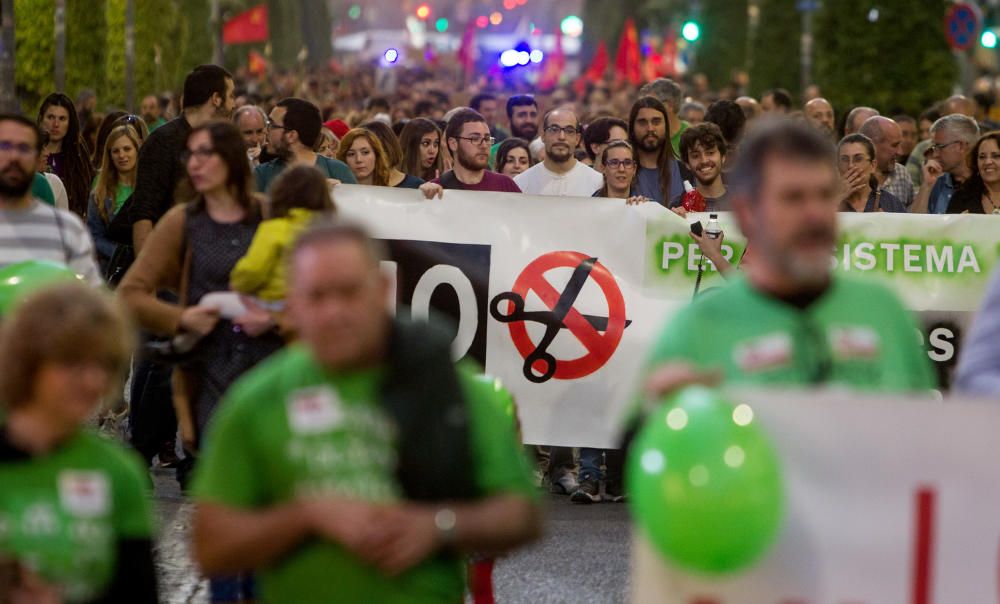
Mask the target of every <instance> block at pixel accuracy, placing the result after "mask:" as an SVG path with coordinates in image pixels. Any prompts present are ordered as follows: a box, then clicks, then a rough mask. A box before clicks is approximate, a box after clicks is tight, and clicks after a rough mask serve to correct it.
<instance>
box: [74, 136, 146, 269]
mask: <svg viewBox="0 0 1000 604" xmlns="http://www.w3.org/2000/svg"><path fill="white" fill-rule="evenodd" d="M141 145H142V139H141V138H140V136H139V133H138V132H136V130H135V128H133V127H132V126H130V125H122V126H115V128H114V129H112V130H111V133H110V134H108V139H107V142H106V143H105V144H104V154H103V156H102V159H101V171H100V172H99V173H98V175H97V181H96V182H95V183H94V189H93V190H92V191H91V192H90V200H89V201H88V205H87V227H88V228H89V229H90V234H91V235H92V236H93V238H94V247H95V248H96V249H97V262H98V264H99V265H100V267H101V273H102V274H104V275H107V269H108V263H109V262H110V261H111V258H112V257H113V256H114V255H115V250H116V249H117V248H118V246H119V245H127V244H123V243H118V242H117V241H115V240H114V239H112V238H111V237H110V236H109V233H108V226H109V225H110V224H111V221H112V219H114V217H115V215H116V214H118V212H119V211H121V209H122V207H123V206H124V205H125V203H126V202H127V201H128V199H129V197H131V196H132V188H133V186H134V185H135V171H136V164H137V163H138V159H139V147H140V146H141Z"/></svg>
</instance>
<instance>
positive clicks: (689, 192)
mask: <svg viewBox="0 0 1000 604" xmlns="http://www.w3.org/2000/svg"><path fill="white" fill-rule="evenodd" d="M681 205H682V206H683V207H684V209H685V210H687V211H688V212H704V211H705V208H706V207H707V204H706V203H705V198H704V197H703V196H702V194H701V193H699V192H698V189H695V188H694V187H693V186H691V182H690V181H687V180H685V181H684V197H683V198H682V199H681Z"/></svg>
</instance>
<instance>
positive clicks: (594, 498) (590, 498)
mask: <svg viewBox="0 0 1000 604" xmlns="http://www.w3.org/2000/svg"><path fill="white" fill-rule="evenodd" d="M569 500H570V501H572V502H573V503H598V502H600V501H601V483H599V482H597V481H596V480H593V479H585V480H583V481H581V482H580V487H579V488H578V489H577V490H575V491H573V494H572V495H570V497H569Z"/></svg>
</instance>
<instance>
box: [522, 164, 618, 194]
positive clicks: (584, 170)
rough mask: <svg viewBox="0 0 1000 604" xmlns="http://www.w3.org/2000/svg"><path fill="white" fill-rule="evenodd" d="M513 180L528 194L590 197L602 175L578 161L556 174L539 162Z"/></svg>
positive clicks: (602, 180) (601, 184)
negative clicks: (565, 170)
mask: <svg viewBox="0 0 1000 604" xmlns="http://www.w3.org/2000/svg"><path fill="white" fill-rule="evenodd" d="M514 182H516V183H517V186H519V187H521V191H523V192H524V193H527V194H528V195H557V196H561V197H567V196H571V197H590V196H591V195H593V194H594V191H596V190H598V189H600V188H601V187H602V186H603V185H604V176H603V175H602V174H601V173H600V172H598V171H597V170H595V169H593V168H591V167H589V166H587V165H586V164H583V163H580V162H576V165H575V166H573V169H572V170H570V171H569V172H566V173H565V174H556V173H555V172H553V171H551V170H549V169H548V168H546V167H545V163H544V162H540V163H537V164H535V165H534V166H532V167H530V168H528V169H527V170H525V171H524V172H521V173H520V174H518V175H517V176H515V177H514Z"/></svg>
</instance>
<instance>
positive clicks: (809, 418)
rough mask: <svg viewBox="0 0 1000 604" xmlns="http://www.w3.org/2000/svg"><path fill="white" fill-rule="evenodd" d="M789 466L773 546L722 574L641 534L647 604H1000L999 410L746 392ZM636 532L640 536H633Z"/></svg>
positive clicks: (639, 584) (642, 596)
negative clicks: (694, 569)
mask: <svg viewBox="0 0 1000 604" xmlns="http://www.w3.org/2000/svg"><path fill="white" fill-rule="evenodd" d="M738 396H739V397H740V399H739V400H740V401H741V402H746V403H749V404H750V405H751V406H752V407H753V409H754V411H755V417H757V418H758V419H759V421H760V422H761V426H762V427H763V428H764V429H765V430H766V432H767V433H768V434H769V436H770V437H771V440H772V441H773V442H774V444H775V447H776V449H777V451H778V455H779V459H780V460H781V463H782V469H783V471H784V482H785V487H786V490H785V505H786V508H785V514H784V519H783V522H782V526H781V529H780V532H779V535H778V538H777V541H776V543H775V545H774V547H773V548H772V549H771V550H770V551H769V552H768V553H766V554H765V556H764V557H763V559H762V560H760V561H759V562H758V563H757V564H756V565H755V566H754V567H753V568H750V569H748V570H745V571H743V572H740V573H736V574H734V575H732V576H726V577H722V578H707V577H699V576H697V575H695V574H692V573H688V572H682V571H680V570H676V569H673V568H671V567H670V565H668V564H667V563H666V562H665V561H664V560H663V559H662V558H661V557H660V556H659V554H658V553H657V552H654V551H653V550H652V549H651V547H650V544H649V543H648V542H646V541H645V540H644V539H643V538H642V537H641V536H639V539H637V541H636V547H635V550H634V563H635V564H634V565H633V580H632V586H633V587H632V591H633V598H632V599H633V601H634V602H638V603H642V604H647V603H648V604H653V603H655V604H758V603H759V604H792V603H795V604H806V603H808V604H847V603H851V604H953V603H962V604H977V603H983V604H985V603H989V602H994V603H995V602H997V601H998V600H1000V515H998V514H997V509H1000V481H998V480H997V463H996V459H997V457H996V449H997V444H996V443H997V432H998V430H1000V406H997V405H996V404H995V402H988V403H985V404H984V403H983V402H975V401H966V402H959V401H952V400H950V401H947V402H945V403H941V402H937V401H929V400H928V401H920V400H917V401H915V400H913V399H912V398H908V399H904V398H893V397H860V396H858V395H857V394H850V395H846V394H844V393H826V394H820V395H817V394H816V393H814V392H808V393H805V392H803V393H795V392H781V393H767V392H750V393H747V392H740V393H739V394H738ZM637 533H638V530H637Z"/></svg>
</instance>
